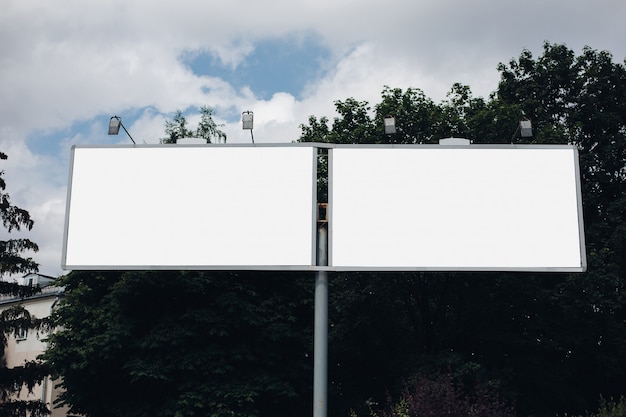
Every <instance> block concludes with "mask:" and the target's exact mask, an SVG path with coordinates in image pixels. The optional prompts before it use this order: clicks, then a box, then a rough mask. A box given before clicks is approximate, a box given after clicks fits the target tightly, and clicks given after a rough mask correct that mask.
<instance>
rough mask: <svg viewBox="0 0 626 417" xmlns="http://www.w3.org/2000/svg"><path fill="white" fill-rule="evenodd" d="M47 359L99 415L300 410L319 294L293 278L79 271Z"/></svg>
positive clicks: (74, 399) (81, 403) (79, 409)
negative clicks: (314, 298)
mask: <svg viewBox="0 0 626 417" xmlns="http://www.w3.org/2000/svg"><path fill="white" fill-rule="evenodd" d="M61 282H62V284H63V285H65V287H66V294H67V295H66V297H65V299H64V300H63V302H62V304H61V306H60V308H59V309H58V311H57V312H56V316H57V320H59V323H61V324H62V325H63V331H60V332H57V333H56V334H55V335H53V336H52V338H51V340H50V343H51V349H50V350H49V351H48V352H47V354H46V359H47V360H48V361H49V363H50V364H51V365H52V367H53V368H54V369H55V370H56V372H57V373H58V376H61V377H63V386H64V387H65V388H66V390H67V391H66V392H65V394H63V396H62V400H63V401H65V402H67V403H68V404H69V405H70V407H71V410H72V412H75V413H81V414H84V415H87V416H93V417H113V416H116V417H120V416H146V417H148V416H151V417H155V416H164V417H165V416H215V417H218V416H231V415H237V416H266V415H267V416H269V415H284V416H288V415H298V414H299V413H300V410H302V409H303V408H302V405H304V404H307V406H306V407H305V408H304V410H306V409H308V408H309V406H308V405H309V404H310V400H309V396H310V389H311V388H310V387H311V382H312V381H310V380H309V378H306V377H304V376H305V375H308V374H310V373H311V372H312V371H311V363H310V362H311V360H310V359H309V357H312V355H311V352H310V349H311V348H310V345H311V329H310V323H309V320H308V319H309V317H310V316H311V315H312V311H311V297H312V296H311V291H309V290H308V289H307V287H308V285H306V282H304V283H303V280H302V279H301V278H298V277H294V276H290V275H289V274H276V273H257V274H253V273H249V272H248V273H243V272H242V273H234V272H233V273H219V272H214V273H205V272H194V271H188V272H171V271H161V272H159V271H152V272H117V271H112V272H95V273H94V272H77V271H75V272H72V273H70V274H69V275H67V276H66V277H64V278H63V279H62V281H61Z"/></svg>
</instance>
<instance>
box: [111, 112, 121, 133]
mask: <svg viewBox="0 0 626 417" xmlns="http://www.w3.org/2000/svg"><path fill="white" fill-rule="evenodd" d="M121 124H122V120H121V119H120V118H119V117H117V116H113V117H111V120H109V135H117V134H118V133H119V132H120V125H121Z"/></svg>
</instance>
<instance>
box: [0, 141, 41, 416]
mask: <svg viewBox="0 0 626 417" xmlns="http://www.w3.org/2000/svg"><path fill="white" fill-rule="evenodd" d="M6 159H7V155H6V154H4V153H2V152H0V160H6ZM3 173H4V171H0V217H1V218H2V224H3V226H4V228H5V229H7V231H8V232H9V233H10V232H12V231H14V230H15V231H19V230H21V229H22V228H26V229H27V230H31V229H32V227H33V225H34V221H33V220H32V219H31V218H30V214H29V213H28V211H26V210H24V209H21V208H19V207H17V206H15V205H13V204H12V203H11V200H10V198H9V195H8V194H7V193H5V192H4V190H5V189H6V182H5V181H4V179H3V178H2V174H3ZM26 250H32V251H37V250H38V247H37V244H35V243H34V242H32V241H30V240H29V239H23V238H22V239H8V240H1V241H0V294H1V295H10V296H13V297H20V298H24V297H28V296H31V295H33V294H34V293H36V292H38V290H39V289H38V288H36V287H23V286H20V285H17V284H14V283H9V282H3V281H2V278H3V277H4V276H5V275H10V274H18V273H28V272H33V271H36V270H37V267H38V265H37V264H36V263H35V262H34V261H33V260H32V258H25V257H23V256H22V252H24V251H26ZM46 326H47V321H45V320H38V319H36V318H35V317H32V316H31V315H30V313H29V312H28V311H27V310H26V309H25V308H24V307H23V306H21V305H16V306H13V307H10V308H7V309H5V310H3V311H2V312H0V349H2V351H0V353H1V355H0V415H2V416H15V417H26V416H30V417H39V416H44V415H47V414H49V410H48V409H47V407H46V406H45V404H43V402H42V401H41V400H34V401H23V400H17V399H16V395H17V394H18V393H19V392H20V391H21V390H22V389H23V388H26V389H27V391H28V392H32V390H33V388H34V387H35V385H37V384H39V383H41V382H42V381H43V379H44V378H45V377H46V375H47V374H48V370H47V367H46V366H45V365H44V364H43V363H42V362H40V361H30V362H26V363H24V365H23V366H20V367H15V368H7V366H6V360H5V357H4V348H5V346H6V344H7V340H8V336H10V335H17V334H19V333H20V332H25V331H28V330H30V329H42V328H46Z"/></svg>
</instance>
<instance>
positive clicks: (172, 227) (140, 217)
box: [63, 145, 316, 269]
mask: <svg viewBox="0 0 626 417" xmlns="http://www.w3.org/2000/svg"><path fill="white" fill-rule="evenodd" d="M315 152H316V150H315V148H313V147H298V146H293V147H275V146H265V147H264V146H254V147H249V146H248V147H244V146H226V145H216V146H213V145H205V146H188V145H161V146H150V145H146V146H128V147H125V146H124V147H119V146H118V147H75V148H73V154H72V166H71V174H70V188H69V194H68V204H67V214H66V225H65V227H66V230H65V241H64V251H63V267H64V268H65V269H159V268H161V269H189V268H194V269H249V268H250V267H252V268H251V269H257V268H261V269H263V268H269V269H274V268H275V267H278V268H302V269H306V268H307V267H309V266H311V265H314V264H315V263H314V262H315V259H314V254H315V250H314V248H315V234H314V231H315V216H314V214H315V207H314V205H315V201H314V200H315V198H314V196H315V171H316V164H315V159H316V153H315Z"/></svg>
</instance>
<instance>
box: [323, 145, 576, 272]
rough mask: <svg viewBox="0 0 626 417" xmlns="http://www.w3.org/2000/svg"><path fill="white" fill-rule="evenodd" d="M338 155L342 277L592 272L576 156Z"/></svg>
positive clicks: (334, 217)
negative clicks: (370, 272)
mask: <svg viewBox="0 0 626 417" xmlns="http://www.w3.org/2000/svg"><path fill="white" fill-rule="evenodd" d="M331 152H332V155H331V162H330V172H331V174H330V175H331V177H330V183H331V186H330V201H329V206H330V208H331V217H330V221H331V232H330V235H331V242H330V254H329V257H330V263H331V265H332V266H333V267H334V268H335V269H337V270H359V269H382V270H386V269H390V270H393V269H400V270H444V271H445V270H520V271H583V270H585V268H586V258H585V252H584V238H583V223H582V209H581V198H580V179H579V177H580V174H579V172H578V153H577V150H576V149H575V148H574V147H570V146H526V147H524V146H522V145H518V146H513V145H510V146H502V147H499V148H498V147H490V148H487V147H481V146H480V145H471V146H460V147H457V146H445V147H444V146H422V147H387V148H381V147H359V148H354V147H337V148H335V149H332V150H331Z"/></svg>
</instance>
